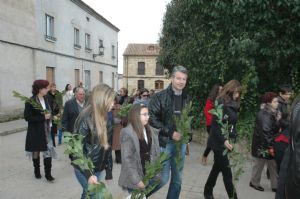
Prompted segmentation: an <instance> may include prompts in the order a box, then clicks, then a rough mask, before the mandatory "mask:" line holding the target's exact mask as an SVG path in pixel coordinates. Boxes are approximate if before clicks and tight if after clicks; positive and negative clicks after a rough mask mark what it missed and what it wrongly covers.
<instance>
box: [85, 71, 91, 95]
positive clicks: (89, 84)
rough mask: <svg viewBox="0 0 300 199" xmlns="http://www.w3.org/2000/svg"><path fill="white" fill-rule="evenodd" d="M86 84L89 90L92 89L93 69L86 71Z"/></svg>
mask: <svg viewBox="0 0 300 199" xmlns="http://www.w3.org/2000/svg"><path fill="white" fill-rule="evenodd" d="M84 85H85V88H86V89H87V90H90V89H91V71H89V70H85V71H84Z"/></svg>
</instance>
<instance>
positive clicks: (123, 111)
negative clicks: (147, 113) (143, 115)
mask: <svg viewBox="0 0 300 199" xmlns="http://www.w3.org/2000/svg"><path fill="white" fill-rule="evenodd" d="M131 107H132V104H128V103H124V104H122V106H121V108H120V111H119V112H118V116H119V117H121V118H123V117H127V115H128V112H129V110H130V108H131Z"/></svg>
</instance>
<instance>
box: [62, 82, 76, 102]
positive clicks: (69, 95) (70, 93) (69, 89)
mask: <svg viewBox="0 0 300 199" xmlns="http://www.w3.org/2000/svg"><path fill="white" fill-rule="evenodd" d="M64 92H65V95H64V97H63V103H64V105H65V104H66V102H67V101H69V100H71V99H73V97H74V93H73V89H72V85H71V84H67V85H66V87H65V90H64Z"/></svg>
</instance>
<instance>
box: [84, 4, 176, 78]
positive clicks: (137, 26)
mask: <svg viewBox="0 0 300 199" xmlns="http://www.w3.org/2000/svg"><path fill="white" fill-rule="evenodd" d="M170 1H171V0H83V2H85V3H86V4H87V5H89V6H90V7H91V8H93V9H94V10H95V11H96V12H98V13H99V14H100V15H102V16H103V17H104V18H105V19H107V20H108V21H110V22H111V23H112V24H113V25H115V26H116V27H118V28H119V29H120V32H119V34H118V44H119V46H118V47H119V53H118V63H119V68H118V73H120V74H122V73H123V53H124V51H125V49H126V47H127V45H128V44H129V43H158V40H159V34H160V32H161V28H162V20H163V17H164V13H165V11H166V5H167V4H168V3H169V2H170Z"/></svg>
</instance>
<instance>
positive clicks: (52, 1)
mask: <svg viewBox="0 0 300 199" xmlns="http://www.w3.org/2000/svg"><path fill="white" fill-rule="evenodd" d="M0 7H1V9H0V27H1V28H0V83H1V84H0V113H1V112H6V111H12V110H14V109H18V108H23V107H24V104H23V103H22V102H20V100H19V99H15V98H14V97H12V94H11V93H12V90H16V91H18V92H20V93H22V94H24V95H26V96H30V95H31V85H32V82H33V81H34V80H35V79H47V80H49V81H50V82H55V83H56V85H57V87H58V89H59V90H63V89H64V87H65V85H66V84H68V83H70V84H71V85H72V86H74V85H75V86H76V85H78V83H79V82H80V81H82V82H83V84H84V85H85V87H86V88H87V89H91V88H92V87H93V86H94V85H96V84H98V83H102V82H103V83H106V84H108V85H110V86H112V87H113V88H115V90H117V83H118V75H117V68H118V61H117V60H118V57H117V56H118V32H119V29H118V28H117V27H116V26H114V25H113V24H112V23H111V22H109V21H108V20H106V19H105V18H104V17H103V16H101V15H100V14H98V13H97V12H95V11H94V10H93V9H92V8H91V7H89V6H88V5H87V4H85V3H84V2H83V1H81V0H26V1H19V0H9V1H0Z"/></svg>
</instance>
